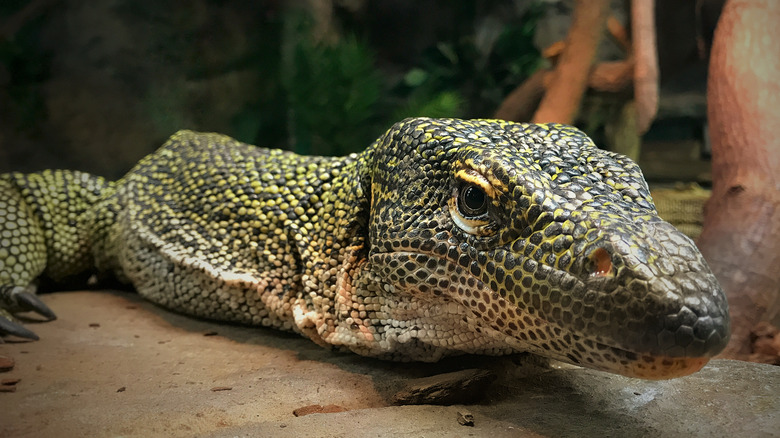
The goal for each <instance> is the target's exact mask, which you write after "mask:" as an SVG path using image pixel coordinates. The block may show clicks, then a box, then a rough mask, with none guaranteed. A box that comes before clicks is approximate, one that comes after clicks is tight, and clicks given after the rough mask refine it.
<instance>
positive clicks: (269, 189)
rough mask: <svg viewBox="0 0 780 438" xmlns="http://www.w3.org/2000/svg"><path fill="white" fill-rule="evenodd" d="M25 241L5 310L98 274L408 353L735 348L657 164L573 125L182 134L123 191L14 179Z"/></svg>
mask: <svg viewBox="0 0 780 438" xmlns="http://www.w3.org/2000/svg"><path fill="white" fill-rule="evenodd" d="M6 235H9V236H11V235H13V236H16V237H15V239H16V240H13V241H10V240H9V241H8V242H6V240H3V241H2V243H3V245H2V248H3V249H0V268H1V269H0V284H2V285H3V286H2V288H0V290H3V291H5V292H4V293H0V296H3V297H5V302H6V305H5V307H6V310H7V311H6V313H5V314H6V316H7V317H9V316H10V314H11V313H13V312H16V311H19V310H23V309H24V308H32V309H39V310H41V311H45V310H46V309H43V308H42V307H38V306H39V304H40V302H39V301H38V300H37V299H34V296H33V295H31V294H30V293H29V292H30V291H31V290H32V289H31V288H30V284H31V283H32V282H33V280H34V279H35V278H36V277H38V276H40V275H48V276H51V277H54V278H55V279H60V278H64V277H67V276H69V275H73V274H77V273H79V272H82V271H84V270H86V269H89V268H91V267H95V268H97V269H98V270H100V271H110V272H113V273H114V274H116V275H117V276H118V277H119V278H120V279H123V280H125V281H128V282H130V283H132V284H133V285H134V286H135V288H136V289H137V290H138V292H139V293H140V294H141V295H143V296H144V297H146V298H148V299H149V300H151V301H153V302H155V303H158V304H160V305H163V306H165V307H167V308H170V309H173V310H176V311H179V312H183V313H186V314H190V315H194V316H199V317H204V318H210V319H216V320H222V321H231V322H238V323H244V324H251V325H261V326H272V327H277V328H281V329H285V330H292V331H295V332H298V333H301V334H302V335H304V336H306V337H308V338H310V339H312V340H313V341H315V342H317V343H318V344H321V345H325V346H331V347H335V348H339V349H348V350H352V351H354V352H356V353H359V354H362V355H366V356H374V357H380V358H386V359H392V360H422V361H434V360H437V359H439V358H441V357H442V356H445V355H453V354H462V353H484V354H493V355H498V354H506V353H511V352H518V351H530V352H533V353H537V354H540V355H543V356H547V357H550V358H554V359H559V360H562V361H565V362H570V363H574V364H578V365H583V366H586V367H590V368H595V369H600V370H605V371H610V372H615V373H620V374H624V375H628V376H635V377H642V378H671V377H676V376H680V375H685V374H689V373H691V372H694V371H696V370H698V369H700V368H701V367H702V366H703V365H704V364H705V363H706V362H707V360H708V359H709V358H710V357H712V356H714V355H715V354H717V353H718V352H720V351H721V350H722V349H723V347H724V346H725V345H726V342H727V340H728V336H729V317H728V309H727V304H726V300H725V297H724V294H723V292H722V291H721V289H720V287H719V285H718V283H717V281H716V280H715V278H714V277H713V275H712V273H711V272H710V270H709V268H708V267H707V265H706V263H705V261H704V259H703V258H702V256H701V254H700V253H699V251H698V250H697V249H696V247H695V246H694V244H693V242H692V241H691V240H690V239H688V238H687V237H685V236H684V235H683V234H681V233H680V232H678V231H677V230H676V229H675V228H674V227H672V226H671V225H670V224H668V223H666V222H664V221H662V220H661V219H660V218H659V217H658V216H657V214H656V211H655V208H654V207H653V204H652V201H651V198H650V195H649V191H648V189H647V185H646V183H645V181H644V179H643V178H642V174H641V172H640V170H639V168H638V167H637V165H636V164H634V163H633V162H631V161H630V160H628V159H627V158H625V157H622V156H620V155H617V154H614V153H611V152H606V151H602V150H599V149H597V148H595V147H594V146H593V144H592V142H591V141H590V139H588V138H587V137H586V136H585V135H584V134H583V133H581V132H580V131H578V130H576V129H575V128H572V127H567V126H562V125H532V124H516V123H509V122H503V121H495V120H469V121H467V120H454V119H438V120H437V119H425V118H418V119H407V120H404V121H402V122H400V123H398V124H396V125H395V126H393V127H392V128H391V129H390V130H389V131H388V132H387V133H386V134H385V135H384V136H382V137H381V138H379V139H378V140H377V141H376V142H375V143H374V144H372V145H371V146H370V147H369V148H368V149H367V150H366V151H364V152H363V153H361V154H358V155H350V156H347V157H341V158H329V157H303V156H298V155H295V154H292V153H289V152H283V151H279V150H267V149H261V148H256V147H254V146H249V145H245V144H242V143H239V142H236V141H235V140H232V139H230V138H228V137H225V136H221V135H217V134H197V133H193V132H188V131H181V132H179V133H177V134H176V135H174V136H173V137H171V139H170V140H169V141H168V142H167V143H166V144H165V145H164V146H163V147H162V148H160V149H159V150H158V151H157V152H155V153H154V154H152V155H149V156H147V157H146V158H144V159H143V160H141V162H140V163H139V164H138V165H137V166H136V167H135V168H134V169H133V170H131V171H130V172H129V173H128V174H127V175H126V176H125V177H124V178H123V179H122V180H120V181H118V182H116V183H108V182H105V181H103V180H102V179H100V178H96V177H91V176H88V175H86V174H83V173H77V172H67V171H56V172H51V171H47V172H42V173H40V174H32V175H22V174H10V175H4V176H2V178H0V236H6ZM0 238H2V237H0ZM22 238H23V239H22ZM9 242H10V250H9V249H8V248H9ZM9 251H12V252H13V253H11V252H9ZM31 297H33V298H31ZM20 302H23V303H28V304H27V306H25V305H20V304H19V303H20ZM0 319H2V316H0ZM5 327H6V330H5V331H6V332H8V333H16V334H18V335H19V334H21V335H24V333H23V331H24V330H26V329H24V328H22V327H21V326H19V325H17V324H15V323H13V322H11V321H5ZM0 330H2V328H0Z"/></svg>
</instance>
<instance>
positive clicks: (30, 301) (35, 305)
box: [11, 288, 57, 321]
mask: <svg viewBox="0 0 780 438" xmlns="http://www.w3.org/2000/svg"><path fill="white" fill-rule="evenodd" d="M20 289H21V288H20ZM11 293H12V294H13V296H14V298H15V299H16V304H17V305H18V306H19V307H20V308H21V309H22V311H31V312H35V313H37V314H39V315H41V316H43V317H44V318H46V319H48V320H49V321H51V320H54V319H57V315H55V314H54V312H52V310H51V309H50V308H49V306H47V305H46V304H44V302H43V301H41V299H40V298H38V297H37V296H36V295H35V294H32V293H30V292H27V291H21V292H16V293H14V292H13V291H12V292H11Z"/></svg>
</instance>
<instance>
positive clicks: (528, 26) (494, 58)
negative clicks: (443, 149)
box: [399, 5, 543, 117]
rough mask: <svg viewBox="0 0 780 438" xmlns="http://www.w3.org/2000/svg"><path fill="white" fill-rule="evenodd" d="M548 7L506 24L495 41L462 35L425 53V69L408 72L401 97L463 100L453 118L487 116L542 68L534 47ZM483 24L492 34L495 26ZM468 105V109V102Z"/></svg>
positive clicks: (537, 7)
mask: <svg viewBox="0 0 780 438" xmlns="http://www.w3.org/2000/svg"><path fill="white" fill-rule="evenodd" d="M542 12H543V8H542V6H541V5H536V6H535V7H532V8H530V9H529V10H528V12H527V13H526V14H525V15H524V17H522V19H521V20H519V22H510V23H506V24H504V25H503V27H502V28H501V30H500V32H498V33H497V35H495V36H494V37H492V38H490V37H483V38H478V35H477V34H476V33H475V34H468V33H465V34H462V35H461V36H460V37H459V38H458V39H457V40H455V41H440V42H438V43H437V44H436V45H435V46H433V47H430V48H429V49H428V50H426V51H425V53H424V56H423V59H422V61H421V63H420V65H419V66H417V67H414V68H412V69H411V70H409V72H407V74H406V76H405V78H404V83H403V86H402V87H401V90H400V93H399V94H400V95H401V96H402V97H403V98H407V99H411V101H412V102H422V101H425V100H426V99H429V100H431V101H432V102H433V101H436V100H438V99H441V97H442V96H441V93H451V94H450V96H457V99H456V100H458V101H459V103H460V105H457V106H452V107H450V108H449V109H450V111H451V112H450V116H451V117H486V116H489V115H490V114H491V113H492V112H493V111H494V110H495V108H496V107H497V106H498V105H499V104H500V103H501V101H502V99H503V98H504V97H505V96H506V95H507V94H509V92H511V91H512V89H514V88H515V87H517V86H518V85H519V84H520V83H522V82H523V80H525V79H526V78H527V77H528V76H530V75H531V74H532V73H533V72H534V71H535V70H536V69H538V68H539V67H540V66H541V65H542V62H543V61H542V57H541V54H540V53H539V51H538V50H537V49H536V47H535V46H534V45H533V33H534V27H535V25H536V22H537V21H538V19H539V18H540V17H541V14H542ZM494 24H495V23H493V22H486V23H483V25H482V26H483V27H484V28H485V29H486V30H485V32H484V33H487V34H489V33H490V32H489V31H490V30H491V29H490V26H493V25H494ZM465 102H467V103H468V105H467V107H468V111H464V108H463V106H464V105H463V103H465Z"/></svg>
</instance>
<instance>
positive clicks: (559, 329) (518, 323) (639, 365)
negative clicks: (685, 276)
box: [372, 251, 710, 380]
mask: <svg viewBox="0 0 780 438" xmlns="http://www.w3.org/2000/svg"><path fill="white" fill-rule="evenodd" d="M372 259H373V262H374V263H375V264H376V265H379V266H384V267H388V268H391V269H392V267H393V266H397V267H400V266H403V265H404V264H405V263H409V262H412V261H414V263H413V264H412V263H409V266H410V269H409V271H406V272H404V275H398V274H397V272H386V273H387V274H389V275H388V276H387V278H391V279H392V278H401V277H403V278H407V279H411V280H413V281H407V282H403V284H400V283H399V284H396V285H395V286H396V287H399V288H400V289H402V290H406V291H408V292H411V293H413V294H420V295H419V296H428V297H430V295H429V294H430V293H431V291H432V290H433V289H434V288H435V287H436V286H432V284H433V283H427V282H426V281H427V279H429V278H436V279H448V281H449V283H448V284H449V285H450V286H449V289H445V290H448V294H449V295H450V298H454V300H455V301H456V302H459V304H460V305H461V306H462V307H463V309H464V310H463V311H464V312H469V313H473V314H474V315H475V316H476V317H477V319H478V320H479V321H480V322H479V323H477V324H478V326H479V327H478V328H475V330H476V331H477V332H480V333H482V334H483V335H484V336H486V337H487V338H491V339H493V340H498V339H499V338H500V339H503V341H502V342H505V343H506V344H504V345H506V347H510V345H511V348H512V349H514V350H515V351H528V352H531V353H535V354H539V355H541V356H546V357H549V358H553V359H556V360H560V361H563V362H567V363H571V364H574V365H578V366H583V367H586V368H592V369H597V370H601V371H606V372H611V373H615V374H621V375H624V376H628V377H635V378H641V379H649V380H663V379H672V378H676V377H681V376H685V375H688V374H692V373H694V372H696V371H698V370H700V369H701V368H702V367H703V366H704V365H706V364H707V362H708V361H709V359H710V358H709V357H706V356H704V357H689V356H675V357H673V356H668V355H664V354H663V353H653V352H650V351H641V349H639V351H637V350H633V349H626V348H621V347H625V346H621V347H619V346H616V344H615V343H613V342H610V340H609V339H607V338H604V337H602V336H598V335H595V336H591V335H587V334H585V333H582V332H577V331H573V330H572V328H570V327H566V326H565V325H562V324H560V323H558V322H556V321H550V320H548V319H547V318H545V317H544V316H543V315H540V314H539V313H538V312H531V313H529V312H528V311H527V310H524V309H522V308H521V307H519V306H517V304H513V303H511V302H510V301H508V300H507V299H504V298H502V297H501V296H500V294H499V293H498V292H497V291H495V290H493V289H492V288H491V287H490V285H488V284H486V283H484V282H483V281H482V280H480V279H479V278H478V277H476V276H474V275H473V274H472V273H471V272H469V271H468V270H467V269H464V268H463V267H461V266H459V265H457V264H453V263H452V261H451V260H448V259H447V258H446V257H442V256H438V255H435V254H429V253H420V252H411V251H402V252H381V253H375V254H373V256H372ZM391 259H395V260H394V262H391ZM433 260H435V262H433V263H431V264H429V262H431V261H433ZM426 265H428V266H427V267H426ZM412 266H414V267H418V269H417V270H414V269H412V268H411V267H412ZM380 269H381V268H380ZM410 271H411V272H410ZM392 274H395V275H392ZM461 277H463V278H466V279H467V280H468V281H463V282H460V281H456V280H455V279H456V278H461ZM393 283H395V282H393ZM426 285H430V287H428V286H426ZM412 291H413V292H412ZM442 292H444V291H439V292H437V294H441V293H442ZM482 309H487V310H486V311H483V310H482ZM490 309H495V311H494V312H492V313H491V310H490ZM509 309H511V311H510V310H509ZM505 314H509V315H513V318H514V319H512V320H511V321H510V320H504V321H503V322H502V323H500V324H499V316H498V315H505ZM491 315H494V316H495V317H494V318H491ZM448 317H449V318H452V317H453V316H452V315H449V316H448ZM475 327H476V326H475ZM479 351H481V350H479V349H475V351H474V352H479ZM461 352H466V350H463V351H461Z"/></svg>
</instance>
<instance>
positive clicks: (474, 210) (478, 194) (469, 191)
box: [458, 185, 487, 216]
mask: <svg viewBox="0 0 780 438" xmlns="http://www.w3.org/2000/svg"><path fill="white" fill-rule="evenodd" d="M458 205H459V206H460V208H461V213H463V215H464V216H479V215H481V214H484V213H485V212H486V211H487V195H486V194H485V192H484V191H483V190H482V189H481V188H479V187H476V186H473V185H469V186H466V187H464V188H463V190H461V192H460V202H459V203H458Z"/></svg>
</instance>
